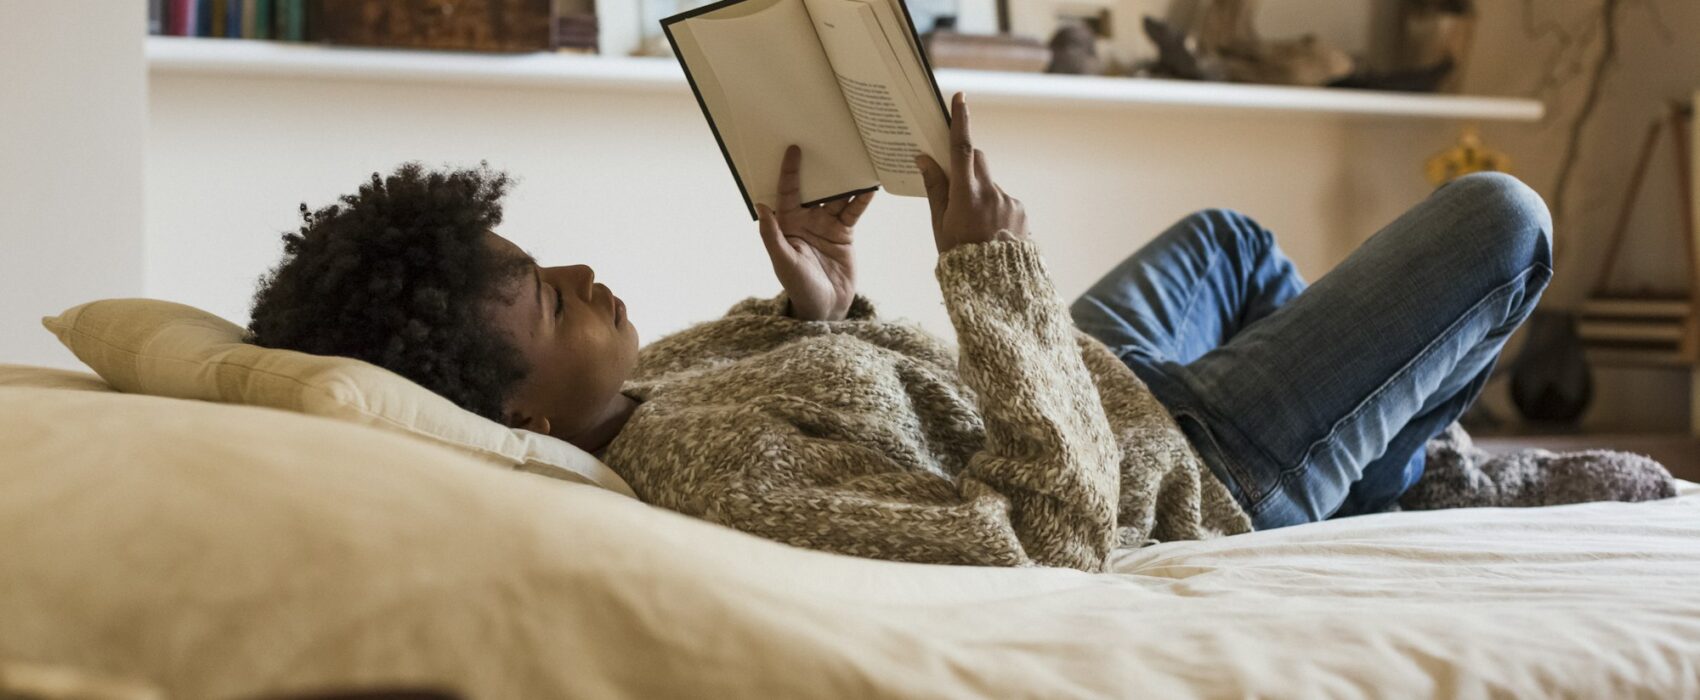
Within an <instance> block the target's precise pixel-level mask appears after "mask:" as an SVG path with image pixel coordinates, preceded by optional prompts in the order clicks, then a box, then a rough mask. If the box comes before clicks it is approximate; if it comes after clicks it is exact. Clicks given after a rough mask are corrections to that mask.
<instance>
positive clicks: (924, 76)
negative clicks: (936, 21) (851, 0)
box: [861, 0, 950, 160]
mask: <svg viewBox="0 0 1700 700" xmlns="http://www.w3.org/2000/svg"><path fill="white" fill-rule="evenodd" d="M861 1H862V2H864V3H867V4H868V6H869V7H870V8H872V9H873V11H874V19H876V20H878V21H879V28H880V31H881V32H882V33H883V34H884V35H885V37H886V40H887V41H888V42H890V43H891V49H892V53H893V55H895V56H896V57H897V63H898V67H899V69H900V70H901V71H902V73H901V75H902V76H903V77H904V78H905V79H907V80H908V82H909V87H910V91H911V92H912V93H914V96H915V109H916V110H918V111H917V112H916V114H915V119H916V121H917V122H918V123H919V125H920V127H921V136H922V138H924V139H926V140H927V144H928V145H930V146H932V147H934V148H938V149H940V152H945V151H948V150H949V148H950V116H949V115H950V109H949V108H948V107H946V106H945V104H944V99H943V98H942V97H941V96H940V95H939V92H938V87H937V86H936V85H935V84H934V83H933V76H932V71H931V70H930V69H929V68H928V67H927V64H926V63H925V62H924V61H922V60H921V47H920V45H919V44H917V43H916V41H917V40H916V38H915V32H914V25H913V24H911V23H910V21H909V14H908V12H906V11H905V10H904V9H903V5H902V2H903V0H861ZM935 106H936V107H937V109H934V107H935ZM928 154H929V155H931V154H932V151H928ZM935 160H937V158H935Z"/></svg>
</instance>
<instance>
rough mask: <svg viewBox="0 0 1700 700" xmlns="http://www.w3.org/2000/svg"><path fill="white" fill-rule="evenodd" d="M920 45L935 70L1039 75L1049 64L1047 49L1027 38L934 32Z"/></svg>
mask: <svg viewBox="0 0 1700 700" xmlns="http://www.w3.org/2000/svg"><path fill="white" fill-rule="evenodd" d="M921 42H922V44H923V45H924V46H925V47H926V50H927V59H928V61H930V62H931V63H932V66H933V67H934V68H965V69H969V70H996V71H1009V72H1013V73H1042V72H1044V70H1045V67H1046V66H1048V65H1050V63H1051V49H1050V47H1049V46H1046V45H1045V42H1042V41H1039V40H1038V39H1033V38H1029V37H1018V36H1007V35H996V36H990V35H979V34H958V33H956V32H951V31H935V32H929V33H928V34H927V35H926V36H924V37H922V38H921Z"/></svg>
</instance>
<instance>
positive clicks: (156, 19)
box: [148, 0, 168, 36]
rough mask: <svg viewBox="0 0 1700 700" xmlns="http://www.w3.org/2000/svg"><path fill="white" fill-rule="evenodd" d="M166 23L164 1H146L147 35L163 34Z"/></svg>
mask: <svg viewBox="0 0 1700 700" xmlns="http://www.w3.org/2000/svg"><path fill="white" fill-rule="evenodd" d="M167 21H168V18H167V17H166V4H165V0H148V33H149V34H152V35H154V36H159V35H162V34H165V33H166V23H167Z"/></svg>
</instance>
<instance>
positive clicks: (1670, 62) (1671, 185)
mask: <svg viewBox="0 0 1700 700" xmlns="http://www.w3.org/2000/svg"><path fill="white" fill-rule="evenodd" d="M1477 4H1478V5H1479V6H1480V7H1481V11H1482V17H1481V25H1480V30H1479V33H1478V35H1477V39H1476V52H1475V56H1474V58H1473V60H1472V61H1471V64H1470V67H1469V71H1468V72H1467V73H1466V76H1465V81H1464V83H1465V84H1464V88H1465V89H1466V90H1469V91H1472V92H1483V93H1499V94H1515V95H1530V96H1534V95H1537V94H1538V95H1540V96H1541V97H1543V98H1545V99H1547V101H1548V104H1549V109H1548V118H1547V120H1546V121H1545V122H1543V123H1541V124H1538V125H1532V126H1531V125H1519V126H1503V125H1487V126H1486V127H1485V128H1484V129H1483V135H1484V137H1485V138H1486V139H1487V141H1488V143H1489V144H1490V145H1493V146H1495V147H1497V148H1500V149H1502V150H1505V151H1507V152H1509V153H1510V154H1511V155H1512V157H1513V158H1514V166H1515V168H1516V171H1517V173H1518V174H1519V175H1520V176H1522V177H1523V178H1524V179H1525V180H1527V181H1528V182H1529V184H1531V185H1533V186H1534V187H1535V189H1537V190H1539V191H1540V192H1541V193H1542V194H1543V195H1546V196H1547V198H1548V200H1549V201H1551V202H1552V203H1553V205H1554V208H1555V209H1559V210H1561V212H1560V214H1561V215H1560V218H1559V222H1558V230H1557V232H1556V237H1557V244H1558V249H1559V259H1558V267H1557V269H1556V271H1555V272H1556V274H1555V276H1554V278H1553V282H1552V287H1551V289H1550V290H1549V292H1548V295H1547V299H1545V300H1543V305H1544V306H1547V307H1549V308H1574V307H1575V306H1576V305H1577V304H1578V303H1579V302H1580V301H1581V300H1582V299H1583V298H1584V297H1585V296H1586V295H1587V293H1588V291H1589V289H1590V288H1591V287H1592V285H1593V283H1594V280H1595V277H1596V275H1598V273H1599V265H1600V264H1601V261H1602V259H1603V257H1604V251H1605V244H1606V239H1607V236H1608V234H1609V233H1610V231H1611V230H1612V228H1613V226H1614V224H1615V222H1616V218H1617V216H1618V212H1619V211H1620V207H1621V206H1622V200H1623V196H1624V191H1625V189H1626V188H1627V187H1628V182H1629V177H1630V172H1631V170H1633V168H1634V164H1635V160H1636V157H1637V156H1638V155H1639V151H1640V147H1641V139H1642V137H1643V136H1644V135H1645V133H1646V131H1645V130H1646V128H1647V124H1648V122H1650V121H1651V120H1652V119H1654V118H1656V117H1659V116H1662V115H1663V114H1664V108H1665V103H1666V102H1667V101H1669V100H1688V99H1691V98H1692V96H1693V94H1694V91H1695V90H1696V89H1697V88H1700V50H1696V48H1695V41H1696V38H1697V37H1700V2H1695V0H1646V1H1645V2H1625V3H1622V5H1623V9H1621V10H1620V14H1619V16H1620V26H1619V30H1618V31H1619V37H1620V50H1621V51H1620V54H1619V58H1618V64H1617V66H1616V68H1615V70H1614V71H1613V72H1612V73H1611V74H1609V76H1608V78H1607V80H1606V81H1605V83H1604V84H1603V85H1604V89H1603V91H1602V93H1601V100H1600V104H1599V108H1598V109H1597V111H1596V113H1595V115H1594V118H1593V120H1592V121H1591V122H1590V123H1589V126H1588V127H1587V129H1586V130H1585V132H1584V135H1583V141H1582V145H1581V149H1580V154H1581V157H1580V159H1579V160H1578V161H1577V168H1576V174H1575V175H1574V176H1573V177H1574V180H1573V182H1572V185H1571V188H1570V190H1569V192H1568V193H1567V195H1566V197H1565V198H1564V199H1563V200H1562V201H1560V200H1559V199H1558V196H1557V195H1558V193H1556V192H1555V191H1554V186H1555V181H1556V177H1557V169H1558V163H1559V160H1560V158H1561V155H1562V153H1563V150H1564V146H1565V142H1566V140H1567V138H1568V134H1569V130H1570V125H1571V124H1572V123H1573V121H1574V120H1575V118H1576V117H1577V114H1578V112H1579V110H1580V107H1581V102H1582V96H1583V93H1584V92H1585V85H1584V81H1582V80H1579V79H1578V80H1569V81H1561V82H1560V85H1561V87H1559V88H1557V89H1548V90H1543V89H1542V84H1543V80H1544V79H1546V78H1547V77H1548V76H1549V75H1551V74H1555V73H1556V74H1559V75H1564V74H1567V73H1570V72H1575V71H1577V70H1578V69H1580V68H1583V67H1588V66H1591V65H1592V60H1593V58H1594V57H1595V56H1597V55H1598V53H1599V49H1600V42H1599V41H1598V38H1597V36H1596V37H1595V38H1594V40H1593V41H1584V42H1579V43H1578V44H1577V47H1578V48H1577V49H1575V50H1572V51H1569V52H1564V51H1562V49H1563V47H1564V42H1563V41H1562V35H1563V34H1570V35H1575V36H1583V35H1584V33H1583V32H1584V27H1585V26H1586V25H1587V24H1588V23H1590V22H1592V21H1594V20H1595V18H1597V16H1598V14H1599V8H1600V5H1601V0H1541V1H1540V2H1537V3H1534V4H1533V5H1532V6H1529V7H1525V5H1527V3H1521V2H1518V3H1510V2H1503V3H1501V2H1482V3H1477ZM1526 13H1527V14H1526ZM1529 26H1534V27H1536V28H1537V30H1538V31H1537V32H1536V33H1535V34H1533V35H1531V34H1529V33H1528V32H1527V31H1526V29H1527V27H1529ZM1656 155H1657V157H1656V158H1655V159H1654V161H1653V165H1652V168H1651V169H1650V170H1649V172H1648V176H1647V182H1646V186H1645V189H1644V190H1643V192H1642V196H1641V198H1640V200H1639V201H1638V202H1637V203H1636V204H1635V206H1634V218H1633V219H1632V223H1631V229H1630V233H1629V234H1628V236H1629V237H1628V238H1627V239H1626V240H1625V243H1624V250H1623V253H1622V258H1620V260H1619V264H1618V266H1617V269H1616V271H1615V274H1614V279H1615V280H1616V281H1617V282H1618V283H1620V284H1626V285H1629V286H1630V287H1631V288H1633V287H1634V286H1639V285H1646V286H1649V287H1653V288H1661V289H1665V290H1675V291H1680V290H1683V289H1686V288H1687V285H1688V284H1690V282H1689V281H1688V280H1687V279H1686V275H1687V268H1686V266H1685V265H1684V264H1683V263H1684V259H1685V257H1686V252H1685V251H1684V249H1683V244H1682V240H1681V233H1680V226H1681V222H1680V218H1679V217H1680V216H1681V215H1682V214H1681V205H1680V203H1679V197H1678V192H1679V188H1678V187H1677V185H1676V180H1675V171H1674V169H1673V163H1674V158H1675V154H1674V153H1673V152H1672V149H1671V142H1670V141H1669V139H1668V138H1667V139H1666V140H1665V141H1664V145H1663V148H1662V149H1661V150H1660V151H1659V152H1658V153H1657V154H1656ZM1496 393H1497V392H1496ZM1688 394H1689V382H1688V371H1687V369H1685V368H1678V369H1674V370H1673V369H1624V368H1597V369H1596V370H1595V399H1594V403H1593V407H1592V408H1591V409H1589V411H1588V413H1587V415H1586V416H1584V420H1583V423H1584V425H1586V426H1588V427H1590V428H1591V429H1594V430H1600V431H1620V430H1638V431H1648V430H1672V431H1678V430H1684V429H1686V428H1687V427H1688V405H1689V397H1688Z"/></svg>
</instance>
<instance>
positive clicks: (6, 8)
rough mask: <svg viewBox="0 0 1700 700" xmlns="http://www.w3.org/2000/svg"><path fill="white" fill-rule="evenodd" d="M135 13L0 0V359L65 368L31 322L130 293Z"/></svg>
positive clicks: (139, 111)
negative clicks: (94, 301)
mask: <svg viewBox="0 0 1700 700" xmlns="http://www.w3.org/2000/svg"><path fill="white" fill-rule="evenodd" d="M145 12H146V6H145V5H144V4H143V3H140V2H128V3H119V2H98V3H95V2H31V1H28V0H0V211H3V212H4V214H3V215H0V362H9V363H26V364H41V365H57V366H66V367H70V366H75V365H76V359H75V358H73V357H71V354H70V353H69V352H67V351H65V350H64V349H63V348H61V347H60V345H59V343H58V342H57V341H55V340H54V339H53V337H52V336H50V335H49V334H48V333H47V332H46V331H45V330H43V329H42V328H41V324H40V322H39V319H40V318H41V317H42V316H43V315H49V314H54V313H58V312H59V311H62V310H64V309H65V308H66V307H69V306H72V305H74V304H78V303H81V302H84V301H88V300H91V299H96V298H102V297H113V296H137V295H140V294H141V293H142V289H143V284H142V264H141V263H142V201H143V195H142V150H143V137H144V135H145V133H146V128H145V125H146V121H147V113H146V111H145V109H146V101H145V90H146V89H145V85H146V83H145V80H146V72H145V69H144V66H143V63H142V38H143V34H144V33H145V32H146V30H147V27H146V16H145Z"/></svg>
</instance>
